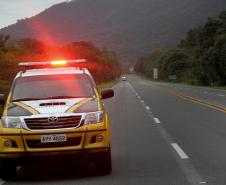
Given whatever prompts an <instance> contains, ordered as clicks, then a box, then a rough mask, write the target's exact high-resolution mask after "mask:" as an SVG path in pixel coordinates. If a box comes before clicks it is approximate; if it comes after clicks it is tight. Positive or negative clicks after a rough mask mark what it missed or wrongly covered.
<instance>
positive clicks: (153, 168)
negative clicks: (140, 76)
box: [4, 82, 202, 185]
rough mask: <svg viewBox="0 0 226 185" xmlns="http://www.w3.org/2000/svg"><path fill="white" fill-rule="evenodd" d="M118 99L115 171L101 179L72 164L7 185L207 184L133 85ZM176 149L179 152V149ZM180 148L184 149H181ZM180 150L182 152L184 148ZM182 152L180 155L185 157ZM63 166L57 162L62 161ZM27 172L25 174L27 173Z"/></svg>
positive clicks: (113, 107) (42, 169)
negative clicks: (158, 122)
mask: <svg viewBox="0 0 226 185" xmlns="http://www.w3.org/2000/svg"><path fill="white" fill-rule="evenodd" d="M115 94H116V96H115V98H113V99H110V100H106V101H105V105H106V109H107V110H108V111H109V114H110V118H111V122H112V123H111V141H112V159H113V172H112V174H111V175H109V176H96V174H95V169H94V168H93V167H92V166H87V167H86V165H83V164H74V165H72V164H68V165H66V166H56V167H51V166H49V165H44V166H38V167H37V166H32V167H31V168H29V169H28V168H27V169H24V170H23V171H26V172H27V173H28V174H29V176H26V177H24V178H23V179H21V180H20V181H15V182H5V183H4V185H14V184H15V185H18V184H19V185H20V184H27V185H29V184H54V185H55V184H76V185H77V184H78V185H79V184H84V185H86V184H87V185H89V184H90V185H91V184H92V185H95V184H98V185H99V184H110V185H111V184H112V185H113V184H117V185H118V184H119V185H120V184H122V185H126V184H130V185H131V184H134V185H136V184H143V185H147V184H148V185H149V184H151V185H196V184H197V183H200V182H201V181H202V178H201V177H200V176H199V174H197V172H196V170H195V169H194V167H193V165H192V164H191V163H190V162H189V161H190V160H189V159H182V158H181V156H180V155H181V151H180V150H178V148H177V147H175V146H177V145H172V144H173V143H174V144H176V141H174V140H173V139H172V138H171V136H170V135H169V134H167V131H166V130H164V128H161V127H159V126H158V125H157V124H156V121H157V120H155V119H154V117H153V115H152V114H151V112H150V110H148V108H147V106H145V104H144V103H143V104H142V103H141V102H140V100H139V99H138V98H137V95H136V92H135V90H134V88H133V87H132V86H131V84H130V83H129V82H120V83H118V84H117V85H116V87H115ZM173 146H174V147H175V148H174V147H173ZM178 146H179V145H178ZM179 149H180V148H179ZM179 154H180V155H179ZM56 164H57V161H56ZM21 171H22V170H19V173H21Z"/></svg>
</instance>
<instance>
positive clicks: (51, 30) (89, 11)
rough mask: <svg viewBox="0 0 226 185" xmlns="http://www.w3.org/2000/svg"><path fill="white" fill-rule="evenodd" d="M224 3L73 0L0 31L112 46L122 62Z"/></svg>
mask: <svg viewBox="0 0 226 185" xmlns="http://www.w3.org/2000/svg"><path fill="white" fill-rule="evenodd" d="M225 8H226V1H225V0H108V1H106V0H98V1H94V0H93V1H91V0H76V1H75V0H74V1H67V2H66V1H65V2H62V3H59V4H56V5H53V6H52V7H50V8H48V9H46V10H44V11H43V12H41V13H40V14H38V15H35V16H33V17H31V18H25V19H23V20H18V22H17V23H16V24H13V25H10V26H8V27H5V28H3V29H1V30H0V33H3V34H10V36H11V37H10V38H11V39H16V40H18V39H21V38H24V37H30V38H35V39H38V40H42V41H45V42H48V43H49V42H51V41H52V38H49V36H52V37H53V38H54V39H53V41H54V42H55V41H56V42H57V43H68V42H71V41H81V40H89V41H92V42H93V43H94V44H95V45H98V47H101V48H104V47H107V48H109V49H111V50H113V51H116V52H117V54H118V56H119V57H120V61H122V62H123V64H125V63H127V64H134V63H135V62H136V60H137V58H138V57H139V56H143V55H145V54H146V53H147V52H149V51H150V50H153V49H155V48H156V47H164V46H169V45H171V44H174V45H175V44H176V42H178V40H179V39H181V38H183V37H184V36H185V33H186V32H187V31H188V30H189V29H191V28H192V27H195V26H197V25H199V24H200V23H203V22H204V21H205V20H206V19H207V18H208V17H209V16H214V15H217V14H219V13H220V12H221V11H223V10H224V9H225Z"/></svg>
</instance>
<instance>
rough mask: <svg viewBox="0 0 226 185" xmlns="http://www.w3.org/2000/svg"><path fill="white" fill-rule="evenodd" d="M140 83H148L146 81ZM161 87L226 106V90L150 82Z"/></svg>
mask: <svg viewBox="0 0 226 185" xmlns="http://www.w3.org/2000/svg"><path fill="white" fill-rule="evenodd" d="M142 83H147V84H148V83H149V82H148V81H145V82H142ZM152 84H156V85H158V86H161V87H165V88H169V89H171V90H175V91H177V92H180V93H183V94H185V95H188V96H192V97H194V98H199V99H201V100H205V101H208V102H210V103H214V104H217V105H221V106H224V107H226V90H223V89H214V88H209V87H200V86H191V85H185V84H175V83H159V82H152Z"/></svg>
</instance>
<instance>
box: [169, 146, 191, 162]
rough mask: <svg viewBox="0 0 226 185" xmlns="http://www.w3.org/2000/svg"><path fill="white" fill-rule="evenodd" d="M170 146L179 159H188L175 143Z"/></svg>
mask: <svg viewBox="0 0 226 185" xmlns="http://www.w3.org/2000/svg"><path fill="white" fill-rule="evenodd" d="M171 145H172V147H173V148H174V150H176V152H177V153H178V155H179V156H180V158H181V159H189V157H188V156H187V155H186V154H185V152H184V151H183V150H182V149H181V148H180V146H179V145H178V144H177V143H171Z"/></svg>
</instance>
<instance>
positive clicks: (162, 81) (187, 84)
mask: <svg viewBox="0 0 226 185" xmlns="http://www.w3.org/2000/svg"><path fill="white" fill-rule="evenodd" d="M140 77H141V78H142V79H143V80H147V81H151V82H158V83H169V84H176V85H185V86H191V87H203V88H211V89H218V90H226V86H199V85H192V84H189V83H185V82H171V81H164V80H153V79H150V78H147V77H146V76H140Z"/></svg>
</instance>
